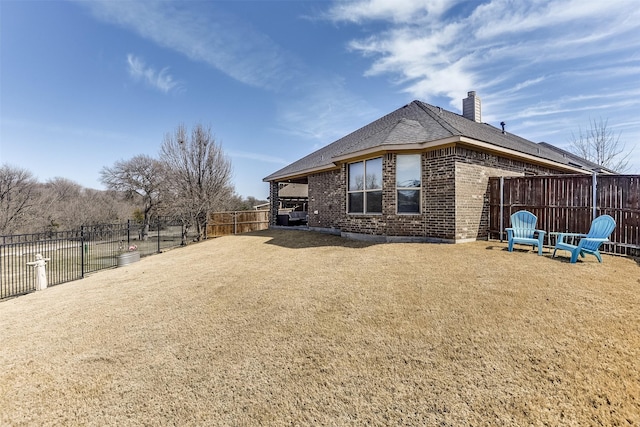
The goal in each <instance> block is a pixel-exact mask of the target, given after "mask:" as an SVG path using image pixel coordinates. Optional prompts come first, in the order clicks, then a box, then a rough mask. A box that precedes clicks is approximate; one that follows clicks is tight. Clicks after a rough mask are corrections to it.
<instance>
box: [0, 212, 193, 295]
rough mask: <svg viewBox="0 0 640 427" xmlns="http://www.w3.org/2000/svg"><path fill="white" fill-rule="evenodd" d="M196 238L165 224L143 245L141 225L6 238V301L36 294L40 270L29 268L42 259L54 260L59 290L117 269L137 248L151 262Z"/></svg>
mask: <svg viewBox="0 0 640 427" xmlns="http://www.w3.org/2000/svg"><path fill="white" fill-rule="evenodd" d="M192 237H195V236H193V235H192V233H188V232H187V230H186V229H185V227H184V226H183V224H181V223H180V222H176V221H170V220H164V219H163V220H158V221H156V222H154V223H152V224H151V225H150V227H149V233H148V235H147V239H142V235H141V224H138V223H135V222H133V221H128V222H126V223H120V224H101V225H96V226H91V227H82V228H81V229H80V230H75V231H62V232H48V233H36V234H22V235H12V236H0V299H4V298H9V297H13V296H18V295H23V294H26V293H29V292H33V291H34V290H35V289H36V284H35V272H34V268H33V267H31V266H29V265H28V264H27V263H28V262H33V261H34V260H35V256H36V254H41V255H42V256H43V257H44V258H46V259H48V260H47V269H46V270H47V283H48V285H49V286H54V285H58V284H61V283H65V282H70V281H73V280H77V279H81V278H83V277H84V276H85V275H86V274H89V273H93V272H96V271H99V270H103V269H107V268H113V267H116V266H117V262H118V255H119V254H121V253H123V252H127V251H129V249H130V248H131V247H132V246H135V250H136V251H138V252H139V253H140V256H147V255H151V254H154V253H159V252H162V250H164V249H169V248H172V247H176V246H180V245H182V244H184V243H185V242H186V241H187V239H191V238H192Z"/></svg>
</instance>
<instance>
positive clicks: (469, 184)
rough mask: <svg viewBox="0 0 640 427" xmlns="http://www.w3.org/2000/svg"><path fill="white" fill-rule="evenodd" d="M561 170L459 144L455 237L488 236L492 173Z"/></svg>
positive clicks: (510, 174) (509, 174)
mask: <svg viewBox="0 0 640 427" xmlns="http://www.w3.org/2000/svg"><path fill="white" fill-rule="evenodd" d="M525 172H526V173H531V174H535V175H550V174H558V173H559V172H558V171H554V170H551V169H548V168H545V167H541V166H537V165H533V164H526V163H523V162H521V161H518V160H512V159H507V158H504V157H498V156H496V155H493V154H489V153H482V152H478V151H474V150H470V149H468V148H465V147H456V150H455V206H456V209H455V239H456V241H465V240H476V239H485V238H487V236H488V234H489V177H490V176H518V175H520V176H521V175H524V174H525Z"/></svg>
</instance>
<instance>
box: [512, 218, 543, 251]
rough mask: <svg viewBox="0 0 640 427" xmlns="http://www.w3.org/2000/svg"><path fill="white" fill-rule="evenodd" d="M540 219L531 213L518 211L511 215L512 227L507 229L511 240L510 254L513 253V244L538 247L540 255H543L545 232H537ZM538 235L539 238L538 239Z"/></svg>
mask: <svg viewBox="0 0 640 427" xmlns="http://www.w3.org/2000/svg"><path fill="white" fill-rule="evenodd" d="M537 222H538V217H537V216H535V215H534V214H532V213H531V212H529V211H518V212H516V213H514V214H513V215H511V227H509V228H506V230H507V239H508V240H509V252H513V244H514V243H518V244H521V245H531V246H532V247H533V248H534V249H535V247H536V246H537V247H538V255H542V246H543V242H544V235H545V231H543V230H537V229H536V223H537ZM536 234H537V237H536Z"/></svg>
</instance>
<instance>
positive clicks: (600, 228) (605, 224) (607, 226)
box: [583, 215, 616, 250]
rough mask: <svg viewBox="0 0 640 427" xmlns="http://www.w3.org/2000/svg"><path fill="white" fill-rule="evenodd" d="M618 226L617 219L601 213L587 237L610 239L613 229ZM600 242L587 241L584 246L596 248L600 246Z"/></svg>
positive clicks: (592, 224)
mask: <svg viewBox="0 0 640 427" xmlns="http://www.w3.org/2000/svg"><path fill="white" fill-rule="evenodd" d="M615 228H616V221H615V220H614V219H613V218H612V217H610V216H609V215H600V216H599V217H597V218H596V219H594V220H593V222H592V223H591V229H589V233H588V234H587V237H592V238H596V239H608V238H609V236H610V235H611V233H613V230H614V229H615ZM600 244H601V243H600V242H587V243H585V244H584V246H583V248H585V249H590V250H596V249H598V247H599V246H600Z"/></svg>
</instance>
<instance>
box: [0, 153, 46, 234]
mask: <svg viewBox="0 0 640 427" xmlns="http://www.w3.org/2000/svg"><path fill="white" fill-rule="evenodd" d="M37 185H38V181H37V180H36V179H35V178H34V177H33V175H32V174H31V172H29V171H28V170H26V169H21V168H17V167H13V166H9V165H8V164H3V165H2V166H0V234H11V233H15V232H26V231H27V228H28V227H26V225H27V224H28V223H29V221H30V218H31V217H32V216H33V215H34V214H35V207H36V206H37V204H38V201H37V199H38V193H37Z"/></svg>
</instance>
